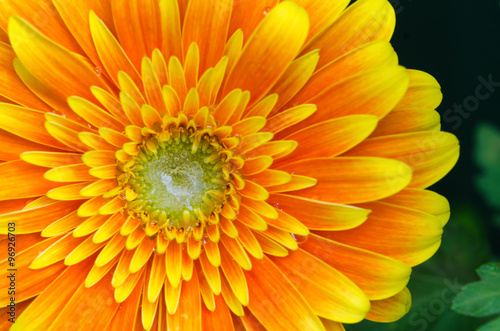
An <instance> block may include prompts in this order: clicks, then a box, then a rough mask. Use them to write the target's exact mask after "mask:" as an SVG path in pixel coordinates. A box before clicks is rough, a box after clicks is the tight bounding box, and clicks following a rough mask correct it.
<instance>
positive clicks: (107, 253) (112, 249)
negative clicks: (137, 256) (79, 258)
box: [95, 233, 127, 267]
mask: <svg viewBox="0 0 500 331" xmlns="http://www.w3.org/2000/svg"><path fill="white" fill-rule="evenodd" d="M126 238H127V237H125V236H122V235H120V234H118V233H117V234H115V235H114V236H113V238H112V239H111V240H110V241H109V242H108V243H107V244H106V246H104V248H103V249H102V250H101V252H100V253H99V255H98V256H97V258H96V260H95V265H96V266H98V267H102V266H104V265H106V264H107V263H109V262H110V261H111V260H112V259H114V258H115V257H116V256H117V255H118V254H119V253H120V252H121V251H122V250H123V246H124V244H125V240H126Z"/></svg>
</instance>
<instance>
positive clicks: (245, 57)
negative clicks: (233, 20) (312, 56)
mask: <svg viewBox="0 0 500 331" xmlns="http://www.w3.org/2000/svg"><path fill="white" fill-rule="evenodd" d="M308 30H309V18H308V17H307V13H306V12H305V10H304V9H302V8H300V7H299V6H297V5H296V4H294V3H291V2H284V3H280V4H278V5H277V6H275V7H274V8H273V9H272V10H271V11H270V12H269V14H268V15H267V16H266V17H265V18H264V19H263V20H262V21H261V22H260V24H259V26H258V27H257V28H256V29H255V31H254V32H253V34H252V35H251V36H250V38H249V40H248V42H247V43H246V45H245V48H244V49H243V52H242V54H241V56H240V58H239V60H238V62H236V64H235V65H234V67H233V69H232V71H231V73H230V74H229V76H228V78H227V81H226V84H225V87H224V92H223V94H224V95H225V94H227V93H228V92H229V91H231V90H233V89H235V88H241V89H242V90H249V91H250V94H251V102H250V103H251V104H253V103H254V102H256V101H257V100H259V99H260V98H261V97H262V96H263V95H264V94H265V93H266V92H267V91H268V90H269V89H270V88H271V87H272V85H274V83H276V81H277V80H278V79H279V77H280V76H281V75H282V74H283V72H284V71H285V70H286V68H287V66H288V65H289V64H290V62H291V61H292V60H293V58H294V57H295V56H296V55H297V52H298V51H299V49H300V48H301V47H302V45H303V43H304V41H305V39H306V37H307V33H308ZM271 44H272V47H271V46H268V45H271ZM257 82H258V83H257Z"/></svg>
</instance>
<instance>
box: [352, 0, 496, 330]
mask: <svg viewBox="0 0 500 331" xmlns="http://www.w3.org/2000/svg"><path fill="white" fill-rule="evenodd" d="M391 3H392V4H393V6H394V8H395V11H396V13H397V14H396V32H395V33H394V37H393V39H392V45H393V46H394V48H395V50H396V52H397V53H398V55H399V61H400V64H401V65H403V66H405V67H407V68H411V69H419V70H423V71H426V72H428V73H430V74H431V75H433V76H434V77H435V78H436V79H437V80H438V81H439V83H440V84H441V88H442V91H443V95H444V99H443V102H442V104H441V106H440V107H439V108H438V111H439V113H440V114H441V115H442V116H443V114H445V113H446V112H447V111H448V110H449V109H451V111H448V114H449V115H451V114H452V113H451V112H452V111H453V107H454V105H455V104H457V105H461V104H463V103H464V100H465V99H466V98H467V97H469V96H474V95H475V91H476V87H477V86H478V85H479V84H480V81H479V80H478V77H479V76H482V77H484V78H487V77H488V76H489V75H492V78H493V81H495V82H499V83H500V5H499V2H498V0H476V1H473V0H458V1H452V0H441V1H436V0H391ZM466 115H469V116H468V118H464V117H463V116H461V121H460V123H459V122H458V120H457V119H456V118H454V119H453V120H451V118H450V117H446V118H443V119H442V129H443V131H448V132H451V133H453V134H455V135H456V136H457V137H458V139H459V140H460V145H461V153H460V159H459V161H458V164H457V165H456V167H455V168H454V169H453V170H452V171H451V172H450V173H449V174H448V175H447V176H446V177H445V178H444V179H443V180H441V181H440V182H439V183H438V184H436V185H434V186H433V187H431V189H432V190H434V191H436V192H438V193H440V194H442V195H444V196H446V197H447V198H448V200H449V201H450V204H451V212H452V216H451V219H450V221H449V223H448V224H447V226H446V227H445V230H444V234H443V241H442V246H441V248H440V250H439V251H438V252H437V253H436V255H435V256H434V257H433V258H432V259H430V260H429V261H427V262H425V263H424V264H422V265H420V266H417V267H415V268H414V271H413V274H412V279H411V281H410V283H409V285H408V287H409V288H410V291H411V292H412V298H413V303H412V308H411V310H410V312H409V313H408V315H407V316H405V317H404V318H403V319H401V320H400V321H398V322H396V323H391V324H376V323H370V322H363V323H361V324H357V325H354V326H349V325H347V326H346V329H347V330H348V331H349V330H418V331H424V330H428V331H432V330H434V331H441V330H443V331H448V330H458V331H461V330H464V331H469V330H475V329H477V327H479V326H480V325H482V324H484V323H485V322H487V321H489V320H491V319H492V318H482V319H477V318H472V317H468V316H463V315H459V314H457V313H455V312H454V311H452V310H451V309H450V307H451V302H450V297H453V295H454V294H456V292H457V291H458V289H457V286H458V285H457V284H459V285H465V284H466V283H469V282H473V281H477V280H478V277H477V275H476V273H475V269H477V268H478V267H479V266H480V265H482V264H484V263H486V262H489V261H498V257H499V256H500V226H499V225H496V224H495V221H494V219H495V217H498V216H496V215H497V214H498V210H495V209H494V208H493V207H492V206H491V204H488V203H487V201H486V200H485V199H484V193H483V192H481V191H480V190H479V189H478V187H477V185H476V181H477V178H478V177H479V176H481V173H482V171H483V170H482V169H481V168H480V167H479V166H478V164H477V161H476V158H475V157H474V153H476V151H477V149H478V148H477V146H478V142H477V138H476V137H477V130H478V127H480V125H481V123H488V124H491V125H494V126H496V127H497V128H499V129H500V87H497V88H496V91H495V92H494V93H491V95H490V96H489V98H487V99H486V100H484V101H480V103H479V106H478V108H477V110H475V111H473V112H467V111H466ZM483 144H484V142H483ZM483 147H484V146H483ZM488 148H490V149H491V150H493V149H494V148H495V146H486V150H488ZM496 148H497V149H498V148H499V146H496ZM492 153H493V151H492ZM498 169H500V164H498ZM492 185H498V187H500V182H498V183H496V184H495V183H492ZM491 198H492V197H490V200H495V199H496V201H499V200H500V196H497V197H493V199H491ZM498 224H500V222H498ZM450 284H455V285H453V286H452V285H450ZM499 286H500V284H499ZM453 292H455V293H453ZM452 293H453V294H452Z"/></svg>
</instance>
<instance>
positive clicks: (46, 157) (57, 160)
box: [20, 152, 82, 168]
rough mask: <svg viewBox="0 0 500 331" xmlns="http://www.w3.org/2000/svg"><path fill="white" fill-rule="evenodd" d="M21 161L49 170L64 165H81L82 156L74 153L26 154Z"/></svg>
mask: <svg viewBox="0 0 500 331" xmlns="http://www.w3.org/2000/svg"><path fill="white" fill-rule="evenodd" d="M20 157H21V159H22V160H24V161H26V162H28V163H31V164H34V165H37V166H40V167H47V168H55V167H60V166H64V165H70V164H77V163H81V161H82V160H81V155H80V154H73V153H54V152H26V153H23V154H21V155H20Z"/></svg>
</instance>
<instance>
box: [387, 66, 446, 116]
mask: <svg viewBox="0 0 500 331" xmlns="http://www.w3.org/2000/svg"><path fill="white" fill-rule="evenodd" d="M408 74H409V75H410V86H409V87H408V91H406V94H405V96H404V97H403V99H401V101H400V102H399V103H398V104H397V106H396V107H395V109H405V108H417V109H419V108H429V109H435V108H437V106H439V104H440V103H441V100H443V94H442V93H441V86H439V83H438V82H437V81H436V79H435V78H434V77H432V76H431V75H429V74H428V73H426V72H423V71H419V70H408Z"/></svg>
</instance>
